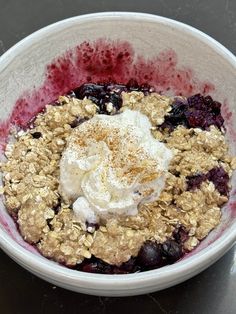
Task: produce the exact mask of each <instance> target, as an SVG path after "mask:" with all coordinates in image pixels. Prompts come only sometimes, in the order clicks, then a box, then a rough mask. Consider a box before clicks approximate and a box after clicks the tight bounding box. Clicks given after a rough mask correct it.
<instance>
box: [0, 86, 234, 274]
mask: <svg viewBox="0 0 236 314" xmlns="http://www.w3.org/2000/svg"><path fill="white" fill-rule="evenodd" d="M11 133H12V135H11V138H10V139H9V142H8V144H7V146H6V150H5V156H6V161H4V162H3V163H2V164H1V170H2V172H3V187H2V192H3V194H4V199H5V204H6V207H7V209H8V211H9V213H10V215H11V216H12V217H13V219H14V220H15V222H16V223H17V226H18V228H19V231H20V233H21V235H22V237H23V238H24V240H25V241H27V242H28V243H31V244H32V245H34V246H35V247H36V248H37V249H38V250H39V252H40V253H41V254H42V255H43V256H45V257H46V258H49V259H52V260H54V261H57V262H59V263H61V264H63V265H65V266H67V267H70V268H73V269H76V270H80V271H85V272H93V273H103V274H126V273H133V272H139V271H146V270H150V269H154V268H159V267H162V266H165V265H168V264H172V263H174V262H176V261H178V260H179V259H181V258H182V257H183V255H184V254H187V253H188V252H190V251H192V250H193V249H194V248H196V246H197V245H198V244H199V243H200V241H201V240H202V239H204V238H205V237H206V236H207V235H208V234H209V232H210V231H211V230H213V229H214V228H216V227H217V226H218V224H219V223H220V221H221V208H222V206H223V205H224V204H225V203H226V202H227V201H228V197H229V191H230V177H231V175H232V172H233V170H234V169H235V168H236V158H235V157H232V156H230V154H229V151H228V146H227V142H226V138H225V127H224V120H223V118H222V115H221V104H220V103H219V102H217V101H215V100H213V99H212V98H211V97H210V96H202V95H200V94H197V95H194V96H191V97H188V98H186V97H183V96H181V97H180V96H176V97H167V96H163V95H160V94H158V93H156V92H155V91H154V90H153V89H152V88H149V87H148V86H141V87H139V86H137V84H135V82H131V83H129V84H128V85H117V84H111V83H109V84H92V83H89V84H84V85H82V86H80V87H78V88H77V89H75V90H74V91H72V92H69V93H68V94H67V95H66V96H60V97H59V99H58V100H57V101H56V102H55V103H52V104H48V105H47V106H46V108H45V109H44V110H43V111H42V112H40V113H39V114H38V115H37V116H36V117H35V118H34V120H33V121H30V122H29V125H28V128H27V129H17V128H15V129H12V132H11Z"/></svg>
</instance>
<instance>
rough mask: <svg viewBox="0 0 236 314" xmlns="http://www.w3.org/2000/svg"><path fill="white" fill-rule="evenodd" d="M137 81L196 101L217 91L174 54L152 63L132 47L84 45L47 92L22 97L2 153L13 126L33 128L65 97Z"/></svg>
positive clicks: (55, 68)
mask: <svg viewBox="0 0 236 314" xmlns="http://www.w3.org/2000/svg"><path fill="white" fill-rule="evenodd" d="M134 78H135V80H136V82H137V84H138V85H139V86H141V85H143V86H145V85H149V86H153V87H154V88H155V90H156V91H157V92H159V93H166V92H168V93H171V94H173V95H185V96H190V95H192V94H196V93H202V94H204V95H205V94H207V93H209V92H212V91H213V90H214V85H213V84H211V83H209V82H202V81H200V80H198V79H197V78H196V77H195V76H194V73H193V71H192V70H191V69H189V68H184V67H180V66H178V60H177V55H176V53H175V52H174V51H173V50H172V49H169V50H165V51H162V52H161V53H159V54H157V55H156V56H155V57H153V58H152V59H146V58H145V57H143V56H141V55H137V54H136V53H135V51H134V49H133V47H132V45H131V44H130V43H129V42H127V41H121V40H117V41H112V40H106V39H98V40H96V41H94V42H83V43H81V44H80V45H78V46H77V47H75V48H73V49H69V50H68V51H66V52H65V53H64V54H63V55H62V56H59V57H57V58H55V59H54V60H53V61H52V63H51V64H48V65H47V66H46V69H45V79H44V82H43V84H42V86H40V87H38V88H36V89H34V90H32V91H25V92H23V93H22V95H21V96H20V97H19V99H18V100H17V101H16V103H15V106H14V108H13V110H12V113H11V115H10V117H9V118H8V119H7V120H5V121H2V122H1V123H0V145H1V149H2V150H3V149H4V146H5V143H6V140H7V136H8V134H9V129H10V126H11V125H12V124H13V125H17V126H19V127H27V126H28V123H29V121H30V120H31V119H32V118H33V117H34V116H35V115H36V114H37V113H39V112H41V111H42V110H43V108H44V107H45V105H46V104H48V103H51V102H54V101H55V99H57V98H58V96H59V95H64V94H66V93H67V92H68V91H70V90H73V89H75V88H76V87H78V86H81V85H82V84H84V83H89V82H93V83H105V82H106V83H108V82H112V83H114V84H124V85H126V84H127V83H128V82H129V81H130V80H132V79H134ZM118 105H119V101H118Z"/></svg>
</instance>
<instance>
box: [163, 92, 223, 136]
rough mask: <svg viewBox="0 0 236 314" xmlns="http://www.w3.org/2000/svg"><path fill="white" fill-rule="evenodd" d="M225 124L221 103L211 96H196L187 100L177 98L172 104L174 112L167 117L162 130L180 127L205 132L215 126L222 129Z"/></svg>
mask: <svg viewBox="0 0 236 314" xmlns="http://www.w3.org/2000/svg"><path fill="white" fill-rule="evenodd" d="M223 124H224V119H223V117H222V115H221V103H219V102H218V101H214V100H213V99H212V98H211V96H209V95H208V96H206V97H204V96H203V95H201V94H196V95H193V96H190V97H188V98H187V99H186V100H185V99H182V98H178V97H177V98H176V99H175V101H174V103H173V104H172V110H171V111H170V113H169V115H168V116H166V117H165V121H164V122H163V124H162V125H161V129H168V130H169V131H173V130H174V129H175V128H176V127H177V126H178V125H184V126H185V127H187V128H201V129H203V130H208V129H209V127H210V126H211V125H214V126H216V127H217V128H219V129H221V128H222V127H223Z"/></svg>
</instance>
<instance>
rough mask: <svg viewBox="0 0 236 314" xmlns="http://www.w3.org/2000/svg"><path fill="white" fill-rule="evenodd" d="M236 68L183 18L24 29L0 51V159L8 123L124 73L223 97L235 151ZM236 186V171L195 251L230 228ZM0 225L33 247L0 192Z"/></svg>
mask: <svg viewBox="0 0 236 314" xmlns="http://www.w3.org/2000/svg"><path fill="white" fill-rule="evenodd" d="M127 30H128V31H127ZM235 73H236V62H235V60H234V57H233V56H232V55H231V54H230V53H229V52H228V51H227V50H226V49H224V48H223V47H222V46H221V45H219V44H218V43H216V42H215V41H214V40H212V39H210V38H209V37H207V36H206V35H204V34H202V33H200V32H198V31H196V30H192V29H191V28H186V27H185V26H184V25H183V24H181V23H176V22H173V21H170V20H167V19H163V18H160V17H155V16H151V15H144V14H143V15H142V14H131V13H130V14H129V13H123V14H122V13H108V14H101V15H99V14H98V15H88V16H83V17H78V18H72V19H69V20H65V21H62V22H60V23H57V24H55V25H52V26H49V27H47V28H45V29H43V30H41V31H39V32H37V33H35V34H33V35H31V36H29V37H28V38H27V39H25V40H23V41H22V42H20V43H19V44H17V45H16V46H15V47H13V48H12V49H10V50H9V51H8V52H7V53H6V54H5V55H3V56H2V57H1V59H0V94H1V95H2V97H1V98H0V117H1V120H0V145H1V159H2V160H3V159H4V155H3V151H4V147H5V143H6V140H7V137H8V133H9V129H10V125H11V124H16V125H19V126H21V127H25V126H26V125H27V122H28V121H29V120H30V119H31V118H32V117H33V116H34V115H35V114H36V113H37V112H39V111H40V110H41V109H42V108H43V107H44V106H45V105H46V104H47V103H49V102H52V101H54V100H55V99H56V98H57V97H58V96H59V95H61V94H64V93H66V92H67V91H69V90H71V89H73V88H75V87H77V86H79V85H80V84H82V83H84V82H101V81H113V82H117V83H127V82H128V81H129V80H130V79H136V80H137V81H138V83H139V84H149V85H152V86H154V87H155V88H156V90H157V91H158V92H161V93H163V94H165V93H166V94H172V95H185V96H188V95H192V94H195V93H198V92H200V93H204V94H210V95H211V96H212V97H214V98H215V99H217V100H219V101H220V102H222V104H223V109H222V110H223V116H224V118H225V123H226V127H227V137H228V141H229V146H230V150H231V152H232V153H233V154H235V153H236V145H235V142H236V133H235V132H236V128H235V126H236V114H235V100H236V90H235V86H236V75H235ZM235 188H236V176H235V175H234V176H233V179H232V193H231V197H230V201H229V202H228V204H227V205H226V206H225V207H224V208H223V219H222V223H221V225H220V226H219V227H218V228H217V229H216V230H215V231H214V232H212V233H211V234H210V235H209V236H208V237H207V238H206V239H205V240H204V241H203V242H202V243H201V245H200V246H199V247H198V248H197V250H195V252H198V251H200V250H202V249H204V248H205V247H206V246H208V245H209V243H212V242H214V241H216V239H217V238H219V237H224V236H227V234H228V233H229V232H231V233H232V232H233V226H235V224H236V222H235V220H236V214H235V212H236V210H235V194H236V190H235ZM0 231H1V233H2V234H8V235H9V236H10V237H11V238H13V239H14V240H15V241H16V242H17V243H19V244H20V245H21V246H23V247H24V248H26V249H27V250H29V251H31V252H33V253H34V254H38V253H37V251H36V250H35V249H34V248H33V247H32V246H30V245H28V244H27V243H25V242H24V241H23V239H22V238H21V236H20V235H19V233H18V230H17V228H16V226H15V224H14V222H13V221H12V219H11V218H10V217H9V215H8V214H7V212H6V210H5V208H4V205H3V199H1V201H0ZM234 233H235V232H234ZM234 237H235V234H234ZM187 258H188V257H187ZM180 263H181V261H180Z"/></svg>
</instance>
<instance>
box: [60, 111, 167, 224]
mask: <svg viewBox="0 0 236 314" xmlns="http://www.w3.org/2000/svg"><path fill="white" fill-rule="evenodd" d="M171 158H172V152H171V151H170V150H169V149H168V148H167V147H166V146H165V144H163V143H161V142H159V141H158V140H156V139H155V138H154V137H153V136H152V134H151V123H150V121H149V119H148V118H147V116H145V115H143V114H142V113H140V112H138V111H132V110H126V111H124V112H122V113H120V114H118V115H113V116H108V115H102V114H100V115H95V116H94V117H93V118H91V119H90V120H88V121H86V122H84V123H82V124H80V125H79V126H78V127H76V128H75V129H74V130H73V131H72V134H71V136H70V137H69V138H68V142H67V147H66V149H65V150H64V152H63V155H62V158H61V162H60V191H61V194H62V196H63V197H64V199H66V200H67V201H69V202H73V211H74V213H75V215H76V216H77V217H78V219H79V220H80V221H82V222H85V221H87V222H90V223H95V222H98V221H99V219H100V218H103V217H104V218H106V217H109V216H110V215H122V214H125V215H135V214H137V212H138V205H139V204H140V203H142V202H148V201H152V200H155V199H157V198H158V197H159V195H160V192H161V190H162V189H163V187H164V184H165V176H166V173H167V170H168V165H169V162H170V160H171Z"/></svg>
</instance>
